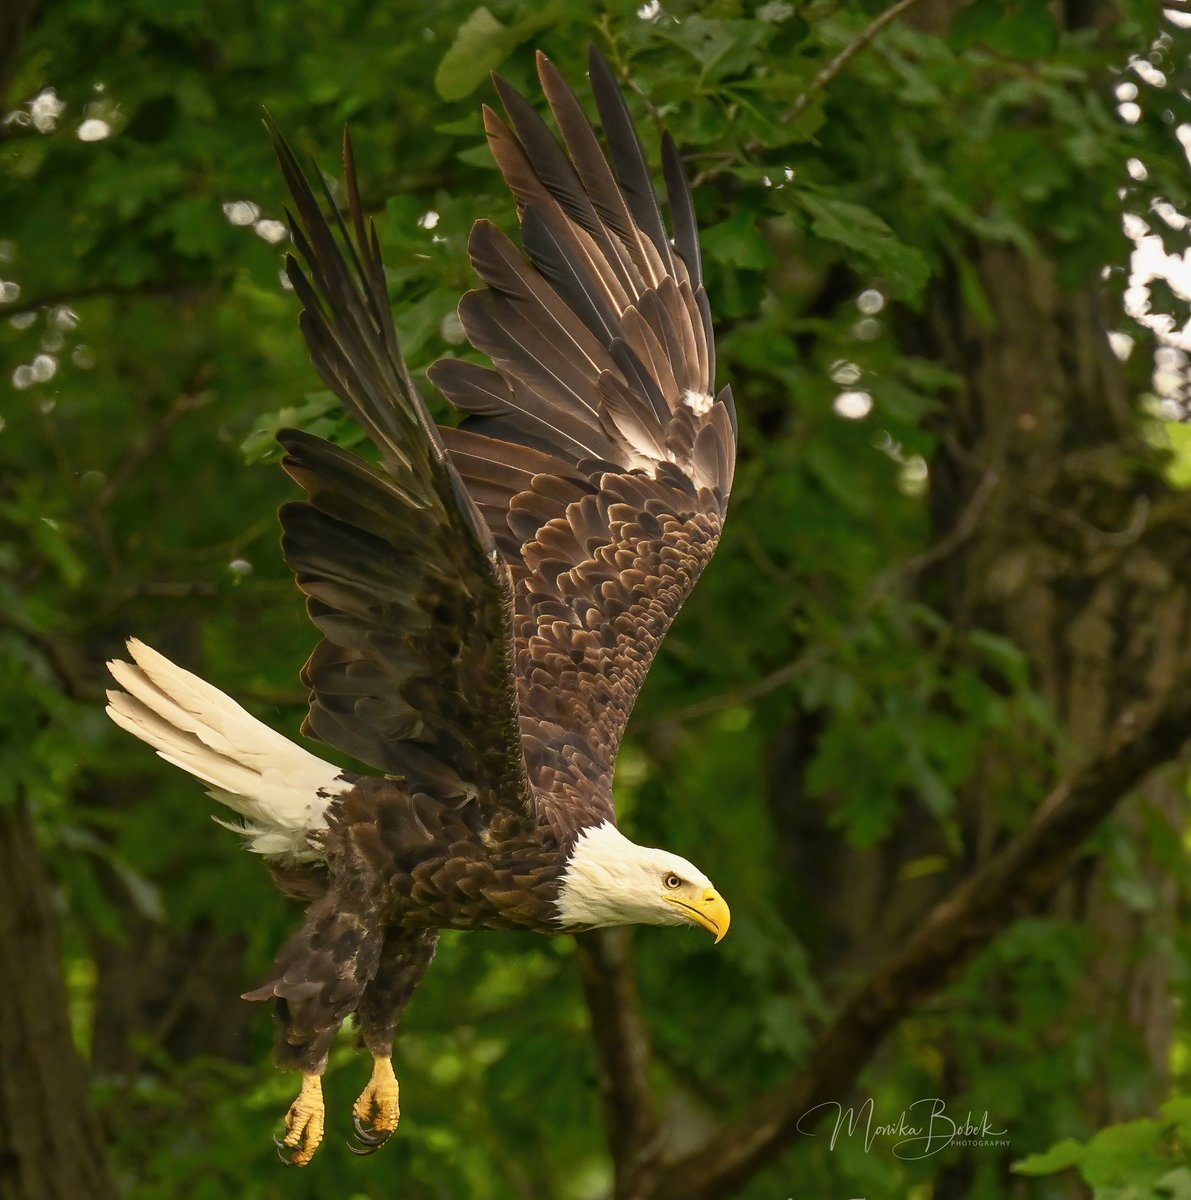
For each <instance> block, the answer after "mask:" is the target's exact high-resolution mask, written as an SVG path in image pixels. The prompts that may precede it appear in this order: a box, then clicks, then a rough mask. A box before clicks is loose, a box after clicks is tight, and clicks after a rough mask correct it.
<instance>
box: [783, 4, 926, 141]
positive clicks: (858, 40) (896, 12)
mask: <svg viewBox="0 0 1191 1200" xmlns="http://www.w3.org/2000/svg"><path fill="white" fill-rule="evenodd" d="M917 3H919V0H897V3H896V4H892V5H890V6H889V8H887V9H886V10H885V11H884V12H883V13H880V14H879V15H878V16H876V17H874V18H873V20H872V21H870V22H869V23H868V25H866V26H865V28H864V29H862V30H861V31H860V33H858V34H857V35H856V37H854V38H853V39H852V40H851V41H850V42H849V43H848V44H847V45H846V46H845V47H844V48H843V49H842V50H841V51H840V52H839V53H838V54H837V55H836V56H835V57H834V58H833V59H832V60H831V61H830V62H829V63H828V64H827V65H826V66H825V67H824V68H823V69H822V70H821V71H820V72H819V73H818V75H816V76H815V77H814V79H812V80H811V81H810V83H808V84H807V86H806V88H805V89H804V91H803V92H802V94H801V95H800V96H799V97H798V99H797V100H795V101H794V103H793V104H792V105H790V108H789V109H788V110H787V111H786V113H785V114H784V115H783V116H782V120H783V121H784V122H786V124H790V123H791V122H793V121H796V120H798V118H799V117H800V116H802V114H803V113H804V112H806V108H807V105H808V104H810V102H811V97H813V96H814V95H815V93H816V92H821V91H822V90H823V89H824V88H825V87H827V85H828V84H829V83H831V81H832V80H833V79H835V77H836V76H837V75H839V74H840V73H841V72H842V71H843V69H844V68H845V67H846V66H847V65H848V63H850V62H851V61H852V59H854V58H855V57H856V55H858V54H859V53H860V51H861V50H863V49H864V48H865V46H867V45H868V44H869V42H871V41H872V40H873V38H875V37H876V36H877V34H878V33H880V32H881V30H882V29H884V28H885V26H886V25H890V24H892V23H893V22H894V21H896V20H897V18H898V17H900V16H901V15H902V14H903V13H905V12H908V11H909V10H910V9H911V8H913V7H914V5H915V4H917Z"/></svg>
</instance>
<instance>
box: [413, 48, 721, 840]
mask: <svg viewBox="0 0 1191 1200" xmlns="http://www.w3.org/2000/svg"><path fill="white" fill-rule="evenodd" d="M590 69H591V81H592V88H593V91H594V94H595V99H596V104H597V107H598V108H599V112H600V118H601V124H602V126H603V129H604V133H605V137H606V139H607V142H608V145H609V149H610V152H611V163H609V160H608V159H607V158H606V157H605V155H604V152H603V150H602V149H601V147H600V143H599V141H598V139H597V137H596V135H595V132H594V130H593V128H592V126H591V124H590V122H589V121H588V119H587V117H586V116H585V115H584V113H583V110H582V108H581V106H580V104H579V102H578V100H577V99H576V97H575V95H574V93H573V92H571V90H570V89H569V88H568V87H567V86H566V84H565V83H564V82H563V80H562V78H561V76H560V75H559V73H558V71H557V69H556V68H555V67H554V65H553V64H552V63H551V62H550V61H549V60H548V59H546V58H545V57H544V56H542V55H540V54H539V56H538V72H539V77H540V79H541V82H542V88H543V90H544V92H545V94H546V98H547V100H548V102H549V105H550V108H551V111H552V112H553V115H554V119H555V122H556V123H557V125H558V128H559V130H560V132H561V134H562V145H560V144H559V143H558V141H556V140H555V137H554V135H553V134H552V133H551V132H550V131H549V129H548V128H547V126H546V124H545V123H544V122H543V121H542V120H541V118H539V117H538V115H537V114H536V113H535V112H534V110H533V109H532V108H531V107H530V105H529V104H528V103H527V102H526V101H525V100H524V99H523V98H522V97H521V96H520V95H518V93H517V92H515V91H514V90H513V89H512V88H511V87H510V86H509V85H508V84H507V83H505V82H504V81H503V80H500V79H498V80H497V89H498V91H499V93H500V96H501V99H502V101H503V103H504V105H505V108H506V110H507V113H508V119H509V123H508V124H506V123H505V122H504V121H502V120H501V119H500V118H499V117H498V116H497V115H496V114H495V113H493V112H492V111H490V110H487V109H486V110H485V114H484V115H485V124H486V128H487V131H488V138H489V143H490V144H491V146H492V150H493V153H494V154H495V156H496V160H497V163H498V164H499V166H500V169H501V171H502V173H503V174H504V177H505V180H506V181H507V183H508V185H509V187H510V188H511V190H512V192H513V194H514V196H515V197H516V199H517V204H518V211H519V216H520V222H521V241H522V246H523V247H524V255H523V254H522V253H521V252H520V251H518V249H517V248H516V247H515V246H514V245H513V244H512V243H511V242H510V241H509V240H508V239H507V238H506V237H505V236H504V235H503V234H501V233H500V232H499V231H498V230H497V229H496V228H495V227H494V226H492V225H490V224H488V223H486V222H479V223H477V225H476V226H475V229H474V230H473V233H472V238H471V245H470V251H471V257H472V262H473V264H474V265H475V268H476V271H477V272H478V273H479V275H480V277H481V278H482V279H483V281H484V283H485V284H486V285H487V287H486V288H485V289H483V290H479V291H474V292H470V293H469V294H468V295H467V296H465V297H464V299H463V301H462V303H461V304H460V307H459V316H460V319H461V321H462V323H463V327H464V329H465V330H466V332H467V335H468V338H469V340H470V341H471V344H472V346H473V347H475V348H476V349H477V350H479V351H481V352H482V353H484V354H486V355H487V356H488V357H489V358H490V359H491V361H492V364H493V368H491V369H490V368H486V367H481V366H478V365H476V364H474V363H467V362H460V361H453V360H443V361H441V362H438V363H436V364H435V365H434V367H432V368H431V379H432V380H433V382H434V383H435V384H436V386H437V387H439V389H440V390H441V391H442V392H443V393H444V395H446V396H447V398H448V399H450V400H451V401H452V402H453V403H454V404H455V405H456V406H457V407H458V408H460V409H462V410H463V411H464V413H466V414H467V417H466V419H465V420H464V421H463V422H462V424H461V425H460V427H459V428H458V429H443V430H442V431H441V432H442V437H443V441H444V443H445V445H446V447H447V449H448V451H449V452H450V456H451V458H452V460H453V461H454V463H455V465H456V467H457V468H458V470H459V473H460V475H461V476H462V477H463V479H464V481H465V483H466V484H467V487H468V489H469V491H470V492H471V494H472V496H473V498H474V499H475V502H476V504H477V506H478V508H479V511H480V513H481V514H482V516H483V519H484V520H485V522H486V523H487V525H488V528H489V529H490V531H491V534H492V537H493V539H494V540H495V542H496V544H497V546H498V547H499V548H500V551H501V554H502V555H503V557H504V560H505V562H506V563H507V564H508V567H509V570H510V572H511V574H512V577H513V580H514V587H515V595H516V600H515V605H516V615H515V654H516V671H517V690H518V697H519V707H520V725H521V735H522V740H523V746H524V752H525V759H526V764H527V770H528V773H529V778H530V781H531V782H532V784H533V785H534V788H535V790H536V791H537V793H538V801H539V803H540V804H541V805H542V806H543V807H544V810H545V812H546V814H547V815H548V817H549V818H550V819H551V820H552V821H553V822H554V824H555V825H556V826H558V827H559V828H560V829H564V830H566V829H569V830H574V829H578V828H581V827H583V826H585V825H588V824H590V823H592V821H595V820H599V819H603V818H605V817H610V816H611V815H612V803H611V785H612V772H613V767H614V763H615V759H616V754H617V750H618V748H619V745H620V739H621V736H622V734H623V732H624V728H625V725H626V723H627V721H628V717H629V713H630V712H631V710H632V707H633V704H634V702H635V701H636V698H637V694H638V692H639V691H640V688H641V685H642V683H643V682H644V680H645V675H646V673H647V672H648V670H649V666H650V663H651V662H652V660H653V656H654V654H655V653H656V652H657V649H658V646H659V644H660V643H661V640H662V638H663V637H664V636H665V633H666V631H667V629H668V628H669V627H670V623H671V622H672V620H673V619H674V615H675V614H676V613H677V611H678V609H679V607H680V606H681V605H682V603H683V601H684V600H685V599H686V597H687V595H688V594H689V592H690V590H691V588H692V587H693V586H694V583H695V580H696V579H697V578H698V576H699V574H700V572H701V571H702V569H703V567H704V566H705V565H706V563H707V561H708V560H709V559H710V557H711V555H712V553H713V551H714V550H715V546H716V542H717V541H718V539H719V534H720V526H721V524H722V521H723V517H724V513H725V509H726V505H727V499H728V492H729V488H730V486H731V482H732V472H733V464H734V459H735V444H736V427H735V414H734V411H733V408H732V400H731V394H730V391H729V390H728V389H727V388H725V389H724V391H722V392H721V393H720V394H719V395H718V397H717V396H714V395H713V392H712V389H713V386H714V376H715V354H714V348H713V345H712V334H711V317H710V309H709V306H708V302H707V295H706V293H705V291H704V289H703V284H702V277H701V267H700V260H699V250H698V240H697V231H696V228H695V218H694V208H693V205H692V201H691V196H690V191H689V189H688V187H687V184H686V181H685V178H684V176H683V171H682V166H681V162H680V160H679V157H678V153H677V150H676V149H675V146H674V143H673V142H672V141H671V139H670V138H669V136H668V135H666V136H665V137H664V138H663V141H662V159H663V169H664V175H665V180H666V190H667V200H668V206H669V210H670V218H671V222H672V225H673V234H674V236H673V242H671V239H670V237H669V235H668V233H667V229H666V225H665V223H664V221H663V219H662V214H661V211H660V209H659V207H658V202H657V198H656V196H655V194H654V190H653V184H652V182H651V179H650V174H649V169H648V167H647V165H646V162H645V159H644V155H643V153H642V149H641V145H640V142H639V141H638V138H637V134H636V132H635V130H634V127H633V123H632V119H631V117H630V116H629V112H628V109H627V107H626V106H625V103H624V100H623V98H622V97H621V94H620V92H619V90H618V88H617V86H616V84H615V81H614V80H613V77H612V74H611V71H610V70H609V68H608V66H607V64H606V63H605V61H604V60H603V58H602V57H601V56H600V55H599V53H598V52H597V51H596V50H594V48H593V50H592V53H591V61H590ZM527 259H528V261H527Z"/></svg>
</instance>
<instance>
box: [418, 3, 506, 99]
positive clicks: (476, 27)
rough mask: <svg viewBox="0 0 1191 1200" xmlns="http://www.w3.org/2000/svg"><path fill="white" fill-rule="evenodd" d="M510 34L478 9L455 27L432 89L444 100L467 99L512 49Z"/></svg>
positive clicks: (492, 18)
mask: <svg viewBox="0 0 1191 1200" xmlns="http://www.w3.org/2000/svg"><path fill="white" fill-rule="evenodd" d="M513 36H514V35H513V31H512V30H511V29H509V27H508V26H507V25H502V24H501V23H500V22H499V21H498V20H497V19H496V18H495V17H494V16H493V15H492V13H490V12H489V11H488V9H487V8H485V7H484V6H483V5H480V7H479V8H477V9H476V10H475V12H473V13H472V14H471V16H470V17H468V18H467V20H466V21H464V22H463V24H462V25H460V26H459V32H458V33H457V34H456V35H455V40H454V41H453V42H452V43H451V46H450V48H449V49H448V50H447V52H446V54H444V55H443V57H442V61H441V62H440V63H439V64H438V70H437V71H435V72H434V87H435V90H436V91H437V92H438V94H439V95H440V96H441V97H442V98H443V99H444V100H462V99H463V98H464V96H470V95H471V94H472V92H474V91H475V90H476V88H478V87H479V86H480V84H481V83H483V82H484V80H485V79H486V78H487V77H488V73H489V72H490V71H494V70H496V68H497V67H499V66H500V64H501V63H502V62H504V60H505V58H506V57H507V56H508V53H509V51H510V50H511V49H512V47H513V44H514V42H513V41H512V40H511V39H512V38H513Z"/></svg>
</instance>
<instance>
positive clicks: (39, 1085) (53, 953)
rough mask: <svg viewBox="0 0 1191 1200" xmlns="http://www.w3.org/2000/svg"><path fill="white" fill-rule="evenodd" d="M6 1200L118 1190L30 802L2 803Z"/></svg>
mask: <svg viewBox="0 0 1191 1200" xmlns="http://www.w3.org/2000/svg"><path fill="white" fill-rule="evenodd" d="M0 863H2V864H3V870H0V979H2V980H4V984H3V987H4V996H3V1001H2V1002H0V1064H3V1066H2V1069H0V1200H82V1198H83V1197H85V1198H86V1200H107V1198H108V1197H114V1196H115V1192H114V1190H113V1187H112V1182H111V1179H110V1178H109V1175H108V1171H107V1163H106V1161H105V1157H104V1150H103V1143H102V1140H101V1138H100V1133H99V1128H98V1126H97V1124H96V1121H95V1117H94V1115H93V1113H92V1112H91V1109H90V1107H89V1105H88V1102H87V1070H86V1067H85V1065H84V1063H83V1061H82V1059H81V1058H80V1057H79V1054H78V1052H77V1051H76V1050H75V1047H74V1043H73V1041H72V1040H71V1033H70V1022H69V1015H68V1014H69V1008H68V1005H67V997H66V987H65V984H64V982H63V979H62V968H61V947H60V944H59V933H58V924H57V920H56V917H55V913H54V905H53V891H52V885H51V883H50V879H49V876H48V875H47V873H46V870H45V866H44V864H43V863H42V860H41V854H40V851H39V849H38V846H37V841H36V838H35V836H34V832H33V823H32V820H31V818H30V815H29V811H28V808H27V806H26V805H24V804H23V803H18V804H17V805H16V806H15V807H10V808H8V807H6V808H0Z"/></svg>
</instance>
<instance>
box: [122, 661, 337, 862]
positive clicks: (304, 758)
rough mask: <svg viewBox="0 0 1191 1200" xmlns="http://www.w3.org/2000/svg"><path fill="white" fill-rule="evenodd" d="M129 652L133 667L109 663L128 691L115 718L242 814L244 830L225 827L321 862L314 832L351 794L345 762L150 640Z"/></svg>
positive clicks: (255, 846) (268, 851) (264, 850)
mask: <svg viewBox="0 0 1191 1200" xmlns="http://www.w3.org/2000/svg"><path fill="white" fill-rule="evenodd" d="M128 652H129V654H131V655H132V659H133V661H132V662H131V663H127V662H121V661H119V660H116V661H113V662H110V663H108V670H109V671H111V673H112V675H113V676H114V677H115V680H116V682H117V683H119V684H120V685H121V687H123V688H124V689H125V690H124V691H122V692H120V691H115V690H113V691H109V692H108V709H107V712H108V716H110V717H111V718H112V720H113V721H115V722H116V724H117V725H119V726H120V727H121V728H122V729H127V730H128V732H129V733H132V734H135V735H136V736H137V737H139V738H140V739H141V741H143V742H148V743H149V745H150V746H152V747H153V748H154V749H155V750H156V751H157V753H158V754H159V755H161V757H162V758H164V759H165V760H166V762H170V763H173V764H174V766H176V767H181V768H182V769H183V770H184V771H189V772H190V774H191V775H193V776H195V778H196V779H201V780H202V781H203V783H205V784H207V792H208V795H210V796H211V797H213V798H214V799H216V800H218V801H219V802H220V803H221V804H226V805H227V806H228V808H230V809H233V810H234V811H236V812H238V813H239V814H240V815H241V816H242V817H243V818H244V824H243V825H242V826H241V825H232V824H228V823H227V822H224V821H221V822H220V824H221V825H227V827H228V828H229V829H234V830H236V831H237V832H240V833H243V834H245V835H246V836H247V838H248V845H249V849H251V850H254V851H256V853H258V854H265V855H269V856H270V857H273V856H276V857H281V858H288V859H291V860H293V859H295V858H297V859H302V860H310V859H316V858H321V857H322V854H321V852H320V851H319V849H318V847H317V845H316V844H312V843H311V840H310V838H309V836H308V835H309V834H310V833H311V832H312V831H314V830H319V829H322V828H324V827H325V825H326V819H325V817H324V815H323V814H324V810H325V809H326V807H327V804H328V803H329V802H330V800H331V799H332V798H333V797H334V796H337V795H339V794H341V793H343V792H346V791H350V790H351V787H352V782H351V780H349V779H348V778H346V777H345V776H344V775H343V773H342V772H341V770H340V768H339V767H337V766H334V765H333V764H332V763H329V762H324V761H323V760H322V759H321V758H316V757H315V756H314V755H313V754H310V753H308V752H307V751H305V750H303V749H302V747H301V746H296V745H295V744H294V743H293V742H291V741H290V740H289V739H288V738H285V737H282V736H281V734H279V733H274V732H273V730H271V729H270V728H269V727H268V726H267V725H262V724H261V722H260V721H258V720H257V719H256V718H255V717H254V716H252V714H251V713H248V712H246V711H245V710H244V709H243V708H241V707H240V706H239V705H238V704H237V703H236V702H235V701H234V700H232V699H231V697H230V696H225V695H224V694H223V692H221V691H220V690H219V689H218V688H215V687H212V686H211V684H209V683H206V682H204V681H203V680H202V679H200V678H199V677H198V676H197V675H192V674H191V673H190V672H189V671H184V670H182V668H181V667H178V666H175V665H174V664H173V663H172V662H170V660H169V659H168V658H166V657H165V656H164V655H162V654H158V653H157V651H156V650H153V649H151V648H150V647H149V646H146V645H145V644H144V643H143V642H139V641H137V640H136V639H135V638H132V639H130V640H129V642H128Z"/></svg>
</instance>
